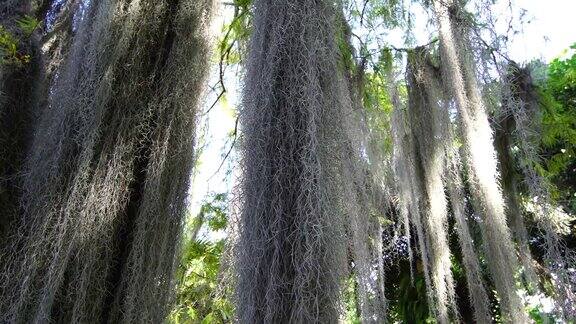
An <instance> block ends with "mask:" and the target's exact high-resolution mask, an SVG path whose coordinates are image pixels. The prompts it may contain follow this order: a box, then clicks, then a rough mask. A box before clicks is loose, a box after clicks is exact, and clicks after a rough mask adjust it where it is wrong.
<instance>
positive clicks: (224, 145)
mask: <svg viewBox="0 0 576 324" xmlns="http://www.w3.org/2000/svg"><path fill="white" fill-rule="evenodd" d="M514 1H515V5H516V6H517V7H520V8H522V9H526V10H527V13H526V15H527V16H526V18H525V21H526V22H528V21H529V23H526V24H525V25H524V26H523V32H522V33H520V35H517V36H516V38H515V39H513V40H512V42H511V44H510V48H509V54H510V57H511V58H512V59H514V60H516V61H519V62H526V61H530V60H532V59H534V58H542V59H544V60H545V61H550V60H551V59H553V58H555V57H557V56H559V55H561V54H562V51H563V50H565V49H566V48H568V47H569V46H570V45H571V44H573V43H576V34H575V33H574V30H575V28H574V26H575V25H576V24H574V20H575V19H576V16H575V15H576V0H514ZM506 2H507V1H502V0H501V1H500V3H503V4H504V3H506ZM415 10H417V8H415ZM499 10H501V12H502V13H503V14H506V13H507V11H506V10H507V8H506V5H503V6H502V8H499ZM219 13H220V15H219V17H218V18H217V20H216V22H215V23H214V32H215V33H216V32H219V31H220V30H221V28H222V26H223V22H224V19H225V18H226V19H230V17H231V13H232V11H231V8H230V6H222V7H221V9H220V10H219ZM415 14H416V16H417V17H418V16H420V15H423V13H419V12H416V13H415ZM422 20H425V19H422ZM416 29H417V30H418V29H420V32H418V31H417V32H416V34H417V38H418V39H417V42H418V43H421V44H424V43H425V42H427V41H428V40H429V36H428V35H427V34H428V33H427V31H426V30H427V29H428V27H427V26H426V24H425V23H424V22H421V23H419V24H418V23H417V25H416ZM388 39H389V42H390V43H392V44H395V45H398V44H399V45H401V42H402V36H401V35H400V34H397V35H394V33H391V34H390V35H389V38H388ZM217 75H218V73H217V70H216V69H214V70H213V73H212V76H211V78H210V83H209V84H210V85H214V84H216V81H217ZM225 81H226V83H227V84H226V87H227V89H228V93H227V96H226V100H222V101H221V102H220V103H219V104H218V105H216V106H215V107H214V108H213V109H212V110H211V111H210V113H209V114H208V115H206V116H204V117H203V118H202V120H201V122H200V127H205V128H203V129H204V132H202V133H203V138H202V140H201V141H200V143H199V144H203V146H204V147H205V149H204V150H203V151H202V154H201V156H200V158H199V161H200V163H199V165H198V166H197V168H196V170H195V174H194V176H193V185H192V187H191V189H190V195H191V206H190V208H191V214H192V215H196V214H197V213H198V212H199V210H200V207H201V206H202V204H203V202H204V201H205V200H206V199H208V198H210V195H212V194H215V193H223V192H229V191H230V188H231V186H232V181H230V180H231V176H230V175H227V171H230V170H231V169H230V166H231V164H230V163H231V162H232V161H233V158H234V154H232V156H231V158H229V159H228V161H227V163H225V164H224V165H223V166H222V168H221V169H220V171H219V172H218V173H216V171H217V169H218V167H219V166H220V164H221V163H222V159H223V155H224V154H226V152H227V151H228V149H229V146H230V142H229V139H230V138H229V136H228V135H229V134H230V132H231V131H232V130H233V129H234V123H235V109H236V106H237V104H238V93H237V89H238V85H237V84H236V83H237V80H235V79H234V78H227V79H226V80H225ZM216 95H217V93H214V92H211V91H209V92H208V98H207V99H206V100H205V104H204V106H205V107H204V110H206V109H208V107H210V105H211V104H212V103H213V102H214V100H215V98H216ZM232 171H237V170H232ZM210 236H211V237H213V236H212V235H210Z"/></svg>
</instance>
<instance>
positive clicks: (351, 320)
mask: <svg viewBox="0 0 576 324" xmlns="http://www.w3.org/2000/svg"><path fill="white" fill-rule="evenodd" d="M357 285H358V284H357V280H356V277H355V275H351V276H350V278H348V280H346V283H345V285H344V287H345V290H344V303H345V305H344V306H345V307H346V314H345V315H344V322H345V323H347V324H360V323H362V321H361V319H360V316H359V314H358V312H359V309H358V307H357V304H358V293H357Z"/></svg>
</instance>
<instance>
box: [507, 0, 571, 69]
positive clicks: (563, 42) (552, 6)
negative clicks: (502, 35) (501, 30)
mask: <svg viewBox="0 0 576 324" xmlns="http://www.w3.org/2000/svg"><path fill="white" fill-rule="evenodd" d="M515 4H516V6H518V7H520V8H522V9H525V10H526V11H527V12H526V15H527V16H526V18H527V21H530V23H527V24H525V25H524V28H523V30H522V32H521V33H520V34H519V35H518V36H517V37H516V39H514V40H513V42H512V44H511V46H510V57H511V58H513V59H516V60H517V61H520V62H523V61H528V60H531V59H533V58H535V57H536V58H542V59H544V60H545V61H547V62H548V61H550V60H552V59H553V58H555V57H558V56H560V55H561V54H562V51H563V50H565V49H566V48H568V47H570V45H572V44H573V43H576V34H575V33H574V31H575V30H576V28H575V26H576V24H575V21H574V20H575V18H576V16H575V15H576V0H515Z"/></svg>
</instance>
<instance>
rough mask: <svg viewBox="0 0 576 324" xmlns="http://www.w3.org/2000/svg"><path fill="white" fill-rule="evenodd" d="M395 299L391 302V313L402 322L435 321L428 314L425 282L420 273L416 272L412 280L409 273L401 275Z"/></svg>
mask: <svg viewBox="0 0 576 324" xmlns="http://www.w3.org/2000/svg"><path fill="white" fill-rule="evenodd" d="M396 291H397V300H394V301H393V302H392V304H391V315H392V316H393V317H394V319H395V320H398V321H402V322H403V323H435V322H434V319H433V318H432V317H431V316H430V314H429V310H428V303H427V300H426V296H427V295H426V283H425V280H424V276H422V274H420V273H419V274H416V275H415V276H414V281H413V282H412V281H411V278H410V275H409V273H408V275H405V276H401V277H400V280H399V283H398V287H397V289H396Z"/></svg>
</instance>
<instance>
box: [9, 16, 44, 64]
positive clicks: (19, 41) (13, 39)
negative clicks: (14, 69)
mask: <svg viewBox="0 0 576 324" xmlns="http://www.w3.org/2000/svg"><path fill="white" fill-rule="evenodd" d="M15 25H16V26H15V28H13V31H11V30H10V29H9V28H7V27H6V26H2V25H0V65H21V64H25V63H28V62H30V59H31V56H30V54H29V53H28V52H27V51H26V49H25V47H26V46H23V45H24V43H26V42H27V41H28V40H29V38H30V37H31V36H32V34H33V33H34V31H35V30H36V29H37V28H38V26H39V25H40V22H39V21H38V20H37V19H36V18H34V17H31V16H28V15H25V16H23V17H21V18H19V19H16V21H15Z"/></svg>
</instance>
